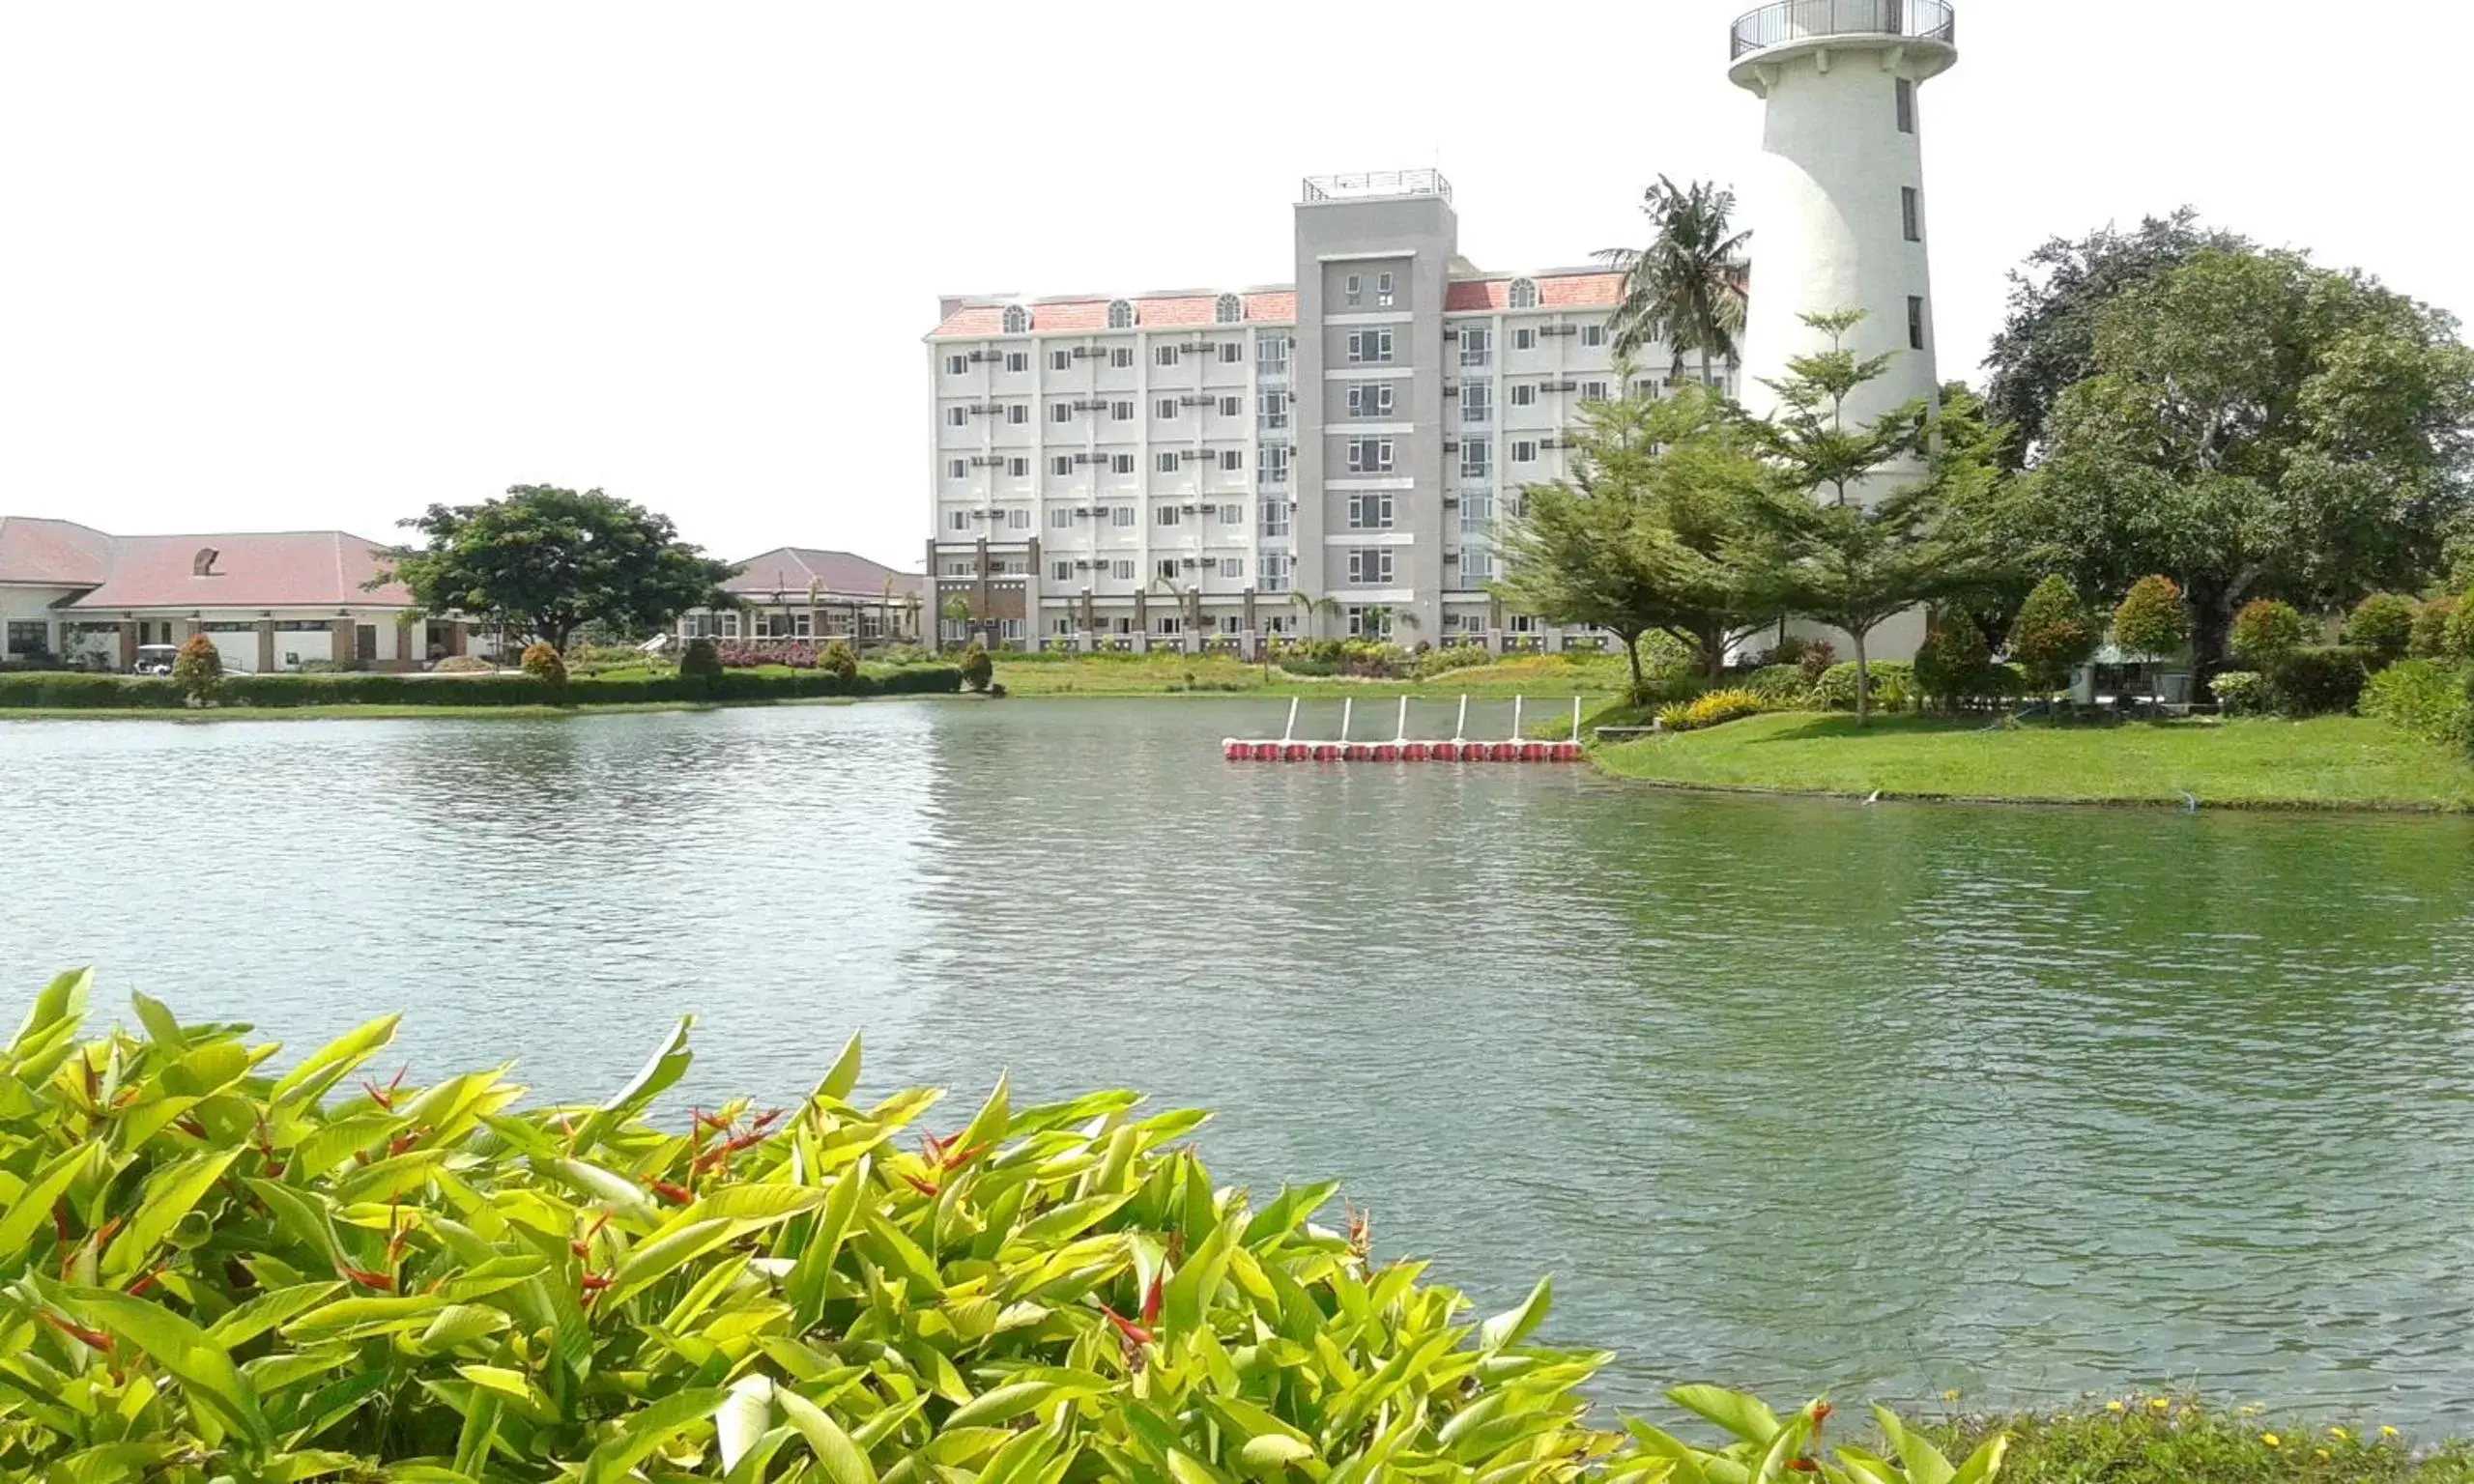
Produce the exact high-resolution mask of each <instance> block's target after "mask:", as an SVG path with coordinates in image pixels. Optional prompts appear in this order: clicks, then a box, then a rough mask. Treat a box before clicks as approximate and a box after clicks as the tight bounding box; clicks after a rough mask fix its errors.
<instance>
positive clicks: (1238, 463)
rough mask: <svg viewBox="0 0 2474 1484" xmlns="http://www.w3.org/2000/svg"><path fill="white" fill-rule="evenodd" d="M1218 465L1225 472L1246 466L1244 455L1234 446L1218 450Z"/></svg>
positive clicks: (1232, 471) (1231, 471)
mask: <svg viewBox="0 0 2474 1484" xmlns="http://www.w3.org/2000/svg"><path fill="white" fill-rule="evenodd" d="M1220 467H1221V469H1222V470H1223V471H1226V472H1230V473H1234V472H1236V471H1239V470H1242V469H1244V468H1245V467H1246V455H1245V454H1243V453H1241V452H1239V451H1238V450H1236V449H1234V448H1223V449H1221V450H1220Z"/></svg>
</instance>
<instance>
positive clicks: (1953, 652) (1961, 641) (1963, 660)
mask: <svg viewBox="0 0 2474 1484" xmlns="http://www.w3.org/2000/svg"><path fill="white" fill-rule="evenodd" d="M1992 664H1993V651H1992V649H1991V647H1990V646H1989V645H1987V644H1986V643H1985V642H1984V634H1983V633H1982V631H1980V630H1979V629H1977V628H1976V626H1975V620H1974V619H1973V618H1971V617H1970V616H1968V612H1967V610H1965V609H1963V608H1956V607H1953V608H1949V609H1945V610H1943V611H1942V612H1941V613H1939V614H1935V615H1934V617H1933V623H1932V626H1931V627H1930V628H1929V629H1927V630H1926V631H1925V635H1924V643H1923V646H1922V647H1920V648H1918V649H1917V650H1916V651H1915V688H1916V689H1917V690H1918V691H1920V692H1922V693H1923V694H1924V695H1925V696H1926V697H1928V698H1930V699H1933V700H1934V701H1937V702H1939V703H1940V704H1941V705H1942V707H1943V708H1944V709H1950V710H1955V709H1956V708H1957V706H1958V703H1959V702H1960V701H1961V700H1962V699H1966V698H1967V697H1969V696H1971V695H1973V694H1975V691H1976V689H1977V687H1978V686H1980V685H1981V684H1982V682H1983V678H1984V672H1985V671H1986V669H1987V668H1989V667H1990V666H1991V665H1992Z"/></svg>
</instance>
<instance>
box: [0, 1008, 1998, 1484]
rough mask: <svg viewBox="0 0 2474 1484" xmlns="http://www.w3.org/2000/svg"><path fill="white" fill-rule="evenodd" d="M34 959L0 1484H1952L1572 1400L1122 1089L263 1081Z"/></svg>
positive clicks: (18, 1071) (1848, 1452) (1311, 1204)
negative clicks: (1238, 1184)
mask: <svg viewBox="0 0 2474 1484" xmlns="http://www.w3.org/2000/svg"><path fill="white" fill-rule="evenodd" d="M89 985H90V981H89V978H88V976H87V975H85V974H83V973H74V974H69V975H64V976H62V977H61V978H60V979H58V980H55V981H54V982H53V983H52V984H51V985H49V986H48V987H47V988H45V989H44V990H43V992H42V994H41V995H39V996H38V997H37V999H36V1002H35V1004H34V1006H33V1008H32V1009H31V1011H30V1012H29V1013H27V1015H26V1017H25V1019H24V1022H23V1023H22V1024H21V1025H20V1026H19V1028H18V1030H17V1032H16V1034H15V1036H14V1039H13V1040H12V1041H11V1042H9V1043H8V1045H7V1046H6V1048H5V1050H0V1477H6V1478H9V1479H41V1480H43V1481H45V1484H120V1481H128V1484H140V1481H143V1484H294V1481H302V1480H313V1479H331V1480H379V1479H383V1480H392V1481H402V1484H501V1481H503V1484H514V1481H548V1480H560V1481H570V1484H617V1481H619V1480H643V1481H647V1484H651V1481H661V1480H688V1479H698V1480H722V1481H728V1484H765V1481H809V1480H814V1481H820V1484H932V1481H934V1484H944V1481H970V1484H1063V1481H1066V1480H1069V1479H1071V1480H1078V1481H1079V1480H1103V1479H1105V1480H1128V1481H1134V1480H1144V1481H1149V1480H1169V1481H1173V1484H1201V1481H1209V1480H1235V1479H1241V1478H1254V1479H1280V1478H1289V1477H1295V1478H1301V1479H1309V1480H1313V1481H1317V1484H1370V1481H1373V1480H1377V1479H1386V1478H1394V1477H1398V1478H1412V1477H1414V1478H1419V1479H1466V1480H1480V1481H1504V1484H1510V1481H1516V1480H1532V1479H1536V1480H1577V1479H1585V1478H1587V1479H1595V1478H1604V1479H1641V1480H1661V1479H1675V1480H1680V1481H1685V1484H1693V1481H1716V1484H1735V1481H1739V1480H1768V1479H1784V1478H1789V1477H1809V1476H1821V1477H1827V1478H1831V1479H1843V1480H1849V1481H1856V1484H1888V1481H1890V1480H1891V1479H1894V1478H1904V1479H1906V1480H1908V1481H1912V1484H1913V1481H1921V1484H1980V1481H1981V1480H1983V1479H1986V1478H1989V1477H1990V1476H1991V1474H1992V1472H1993V1470H1994V1468H1995V1466H1996V1465H1997V1464H1998V1462H1999V1447H1998V1445H1996V1446H1990V1448H1989V1451H1987V1452H1980V1453H1979V1454H1978V1455H1977V1457H1976V1458H1973V1459H1971V1460H1970V1461H1969V1463H1968V1464H1967V1465H1966V1466H1965V1467H1964V1468H1962V1469H1958V1470H1953V1469H1952V1468H1951V1467H1950V1466H1949V1465H1948V1464H1947V1462H1946V1461H1942V1460H1941V1456H1940V1455H1939V1454H1938V1453H1935V1452H1933V1451H1932V1450H1931V1448H1930V1445H1929V1444H1925V1443H1923V1442H1922V1441H1921V1440H1920V1439H1916V1438H1914V1437H1913V1435H1911V1434H1905V1433H1903V1432H1901V1431H1900V1430H1898V1428H1897V1425H1896V1422H1895V1419H1892V1418H1888V1417H1887V1416H1886V1414H1884V1429H1885V1431H1886V1435H1887V1436H1888V1437H1889V1438H1890V1439H1891V1440H1892V1441H1893V1445H1894V1447H1895V1448H1896V1450H1897V1451H1898V1452H1899V1454H1900V1456H1901V1458H1902V1460H1903V1462H1904V1465H1905V1472H1904V1474H1897V1473H1892V1472H1888V1471H1884V1470H1887V1467H1888V1466H1887V1465H1885V1464H1881V1463H1880V1462H1879V1461H1878V1460H1876V1459H1873V1458H1872V1456H1871V1455H1868V1454H1863V1453H1861V1452H1860V1450H1856V1449H1841V1450H1839V1451H1838V1453H1837V1454H1836V1455H1835V1456H1834V1459H1831V1460H1825V1459H1822V1458H1821V1457H1820V1456H1819V1441H1820V1432H1821V1427H1822V1422H1823V1419H1824V1418H1825V1417H1826V1416H1827V1409H1826V1408H1825V1407H1822V1406H1821V1405H1820V1404H1816V1405H1815V1406H1814V1407H1810V1408H1807V1409H1805V1411H1804V1412H1802V1413H1797V1414H1795V1416H1794V1417H1792V1418H1790V1419H1787V1420H1785V1421H1783V1422H1782V1421H1781V1420H1779V1419H1778V1418H1777V1417H1776V1416H1775V1415H1774V1414H1773V1413H1769V1411H1768V1409H1766V1408H1764V1407H1762V1405H1761V1404H1760V1403H1759V1402H1757V1401H1753V1400H1752V1399H1750V1398H1747V1397H1737V1396H1735V1395H1734V1394H1733V1393H1726V1392H1720V1391H1717V1390H1716V1389H1715V1388H1707V1387H1687V1388H1683V1390H1680V1391H1678V1392H1676V1393H1675V1400H1676V1401H1678V1402H1679V1404H1681V1405H1683V1406H1685V1407H1686V1408H1688V1409H1690V1410H1693V1411H1696V1412H1698V1413H1701V1414H1702V1415H1704V1416H1707V1417H1709V1418H1710V1419H1711V1420H1712V1421H1715V1422H1717V1423H1718V1424H1719V1425H1721V1426H1722V1427H1725V1428H1727V1429H1728V1430H1729V1431H1730V1432H1731V1433H1732V1434H1734V1435H1735V1438H1734V1441H1730V1442H1727V1443H1726V1444H1724V1445H1723V1446H1720V1447H1717V1448H1714V1449H1705V1448H1701V1447H1697V1446H1695V1445H1692V1444H1688V1443H1684V1442H1682V1441H1677V1440H1675V1439H1674V1438H1672V1437H1671V1436H1669V1435H1667V1434H1665V1433H1662V1432H1659V1431H1658V1430H1656V1429H1654V1428H1651V1427H1649V1426H1647V1425H1646V1424H1632V1425H1631V1427H1630V1430H1629V1431H1618V1430H1614V1429H1601V1428H1597V1427H1594V1426H1592V1425H1591V1424H1590V1422H1589V1420H1588V1413H1589V1411H1590V1404H1589V1403H1588V1401H1587V1400H1586V1399H1585V1397H1584V1396H1583V1394H1582V1392H1581V1389H1580V1388H1581V1387H1582V1386H1583V1384H1585V1383H1587V1382H1588V1381H1589V1380H1590V1379H1591V1378H1592V1377H1593V1376H1594V1375H1595V1374H1596V1373H1597V1370H1598V1369H1599V1367H1600V1366H1601V1365H1603V1364H1604V1363H1605V1361H1606V1360H1607V1358H1608V1357H1607V1356H1604V1355H1603V1354H1600V1353H1597V1352H1595V1351H1586V1350H1569V1349H1563V1348H1558V1347H1552V1346H1546V1345H1541V1344H1539V1343H1536V1342H1535V1340H1534V1338H1533V1337H1534V1335H1535V1332H1536V1330H1537V1328H1538V1327H1539V1324H1540V1323H1541V1322H1542V1321H1543V1320H1544V1318H1545V1316H1546V1312H1547V1308H1548V1302H1549V1290H1548V1286H1547V1284H1545V1283H1544V1282H1540V1283H1539V1285H1538V1287H1537V1288H1536V1289H1535V1290H1534V1291H1533V1292H1532V1293H1531V1294H1530V1296H1529V1297H1528V1299H1525V1300H1524V1301H1523V1302H1522V1303H1520V1304H1519V1305H1517V1306H1516V1307H1514V1308H1512V1309H1511V1310H1510V1311H1508V1312H1505V1313H1502V1314H1499V1315H1496V1316H1494V1317H1493V1318H1491V1319H1487V1320H1485V1321H1483V1322H1482V1323H1478V1324H1471V1323H1467V1322H1465V1321H1464V1320H1463V1319H1462V1317H1461V1316H1462V1314H1463V1311H1464V1310H1465V1308H1466V1303H1465V1300H1463V1299H1462V1298H1461V1296H1460V1295H1458V1294H1456V1293H1454V1292H1453V1290H1451V1289H1449V1288H1445V1287H1442V1286H1440V1285H1435V1284H1428V1283H1424V1282H1422V1281H1421V1280H1422V1278H1423V1276H1424V1270H1423V1265H1422V1264H1418V1263H1393V1264H1389V1265H1380V1266H1378V1265H1376V1264H1375V1263H1374V1262H1373V1261H1372V1260H1371V1259H1370V1257H1369V1256H1368V1253H1367V1250H1366V1235H1365V1230H1364V1227H1363V1224H1362V1223H1359V1222H1356V1221H1352V1222H1350V1223H1348V1226H1349V1229H1348V1230H1346V1231H1340V1232H1336V1231H1332V1230H1328V1229H1326V1228H1325V1227H1323V1226H1321V1225H1318V1224H1316V1223H1315V1222H1314V1220H1313V1219H1312V1218H1313V1217H1314V1216H1315V1214H1316V1213H1318V1212H1319V1211H1320V1210H1321V1209H1322V1208H1323V1207H1324V1206H1325V1205H1326V1204H1327V1203H1329V1202H1330V1201H1331V1199H1332V1198H1333V1196H1334V1195H1335V1193H1336V1191H1335V1187H1334V1186H1332V1185H1329V1184H1317V1185H1309V1186H1303V1187H1284V1188H1282V1189H1281V1190H1280V1192H1279V1193H1278V1194H1277V1195H1275V1196H1274V1197H1272V1198H1271V1199H1269V1200H1267V1201H1264V1202H1261V1203H1259V1204H1258V1203H1255V1202H1253V1201H1252V1200H1251V1199H1250V1198H1249V1197H1248V1195H1247V1194H1246V1192H1244V1191H1242V1190H1238V1189H1231V1188H1225V1187H1215V1186H1214V1185H1213V1184H1211V1181H1210V1179H1209V1177H1208V1176H1207V1174H1206V1173H1205V1171H1204V1169H1203V1166H1202V1163H1201V1161H1200V1159H1199V1157H1198V1156H1196V1154H1195V1152H1194V1148H1193V1147H1192V1145H1191V1143H1190V1142H1188V1141H1187V1136H1188V1135H1189V1134H1191V1133H1192V1132H1193V1131H1194V1129H1195V1128H1196V1127H1198V1126H1199V1125H1200V1124H1201V1123H1202V1121H1203V1115H1202V1114H1200V1113H1197V1112H1191V1111H1169V1112H1161V1113H1152V1114H1145V1113H1144V1112H1143V1111H1142V1109H1141V1107H1140V1099H1138V1098H1137V1097H1136V1095H1135V1094H1132V1093H1127V1092H1101V1093H1094V1094H1090V1095H1088V1096H1085V1097H1081V1098H1077V1099H1070V1100H1067V1101H1062V1102H1052V1103H1046V1104H1042V1105H1039V1106H1035V1107H1025V1108H1016V1107H1014V1106H1013V1104H1012V1099H1011V1098H1010V1096H1009V1090H1008V1087H1007V1084H1006V1082H1005V1080H1004V1079H1003V1078H999V1080H998V1082H997V1084H996V1088H995V1090H994V1092H993V1093H992V1094H991V1095H990V1096H989V1098H988V1099H986V1101H984V1102H983V1103H981V1104H980V1106H979V1107H978V1108H977V1110H976V1111H975V1112H973V1113H972V1114H971V1116H970V1117H969V1118H968V1120H967V1121H965V1122H964V1124H963V1125H962V1127H959V1128H958V1129H954V1130H953V1131H952V1132H950V1133H947V1134H944V1135H942V1136H938V1135H936V1134H934V1133H930V1132H927V1131H925V1130H924V1129H922V1128H920V1127H917V1126H918V1125H919V1124H920V1122H921V1120H923V1119H924V1118H925V1117H926V1116H927V1115H928V1114H929V1113H930V1112H931V1110H932V1109H933V1108H934V1107H935V1105H936V1103H937V1100H938V1094H936V1093H935V1092H934V1091H929V1090H909V1091H905V1092H899V1093H895V1094H893V1095H892V1096H890V1097H887V1098H884V1099H879V1100H877V1101H874V1102H862V1101H859V1100H856V1094H857V1086H858V1081H859V1070H860V1053H859V1044H858V1042H857V1040H856V1039H855V1038H854V1039H853V1040H852V1042H850V1044H849V1046H848V1047H847V1048H846V1049H845V1050H844V1051H843V1052H842V1054H841V1056H840V1058H839V1059H838V1060H836V1061H835V1063H834V1064H833V1066H832V1068H831V1069H830V1070H828V1071H827V1072H826V1073H825V1075H824V1077H823V1079H822V1080H821V1081H820V1083H819V1084H818V1085H817V1087H816V1089H815V1091H814V1092H813V1093H812V1094H811V1095H810V1096H809V1097H807V1098H806V1099H803V1100H801V1101H800V1102H799V1103H798V1104H797V1105H796V1106H794V1107H787V1108H780V1109H774V1108H758V1107H756V1106H754V1105H752V1104H750V1103H748V1102H745V1101H734V1102H729V1103H725V1104H722V1105H721V1106H719V1107H716V1108H713V1109H711V1110H709V1111H707V1110H703V1109H699V1110H696V1111H694V1112H692V1113H691V1114H690V1115H689V1116H688V1118H687V1119H686V1120H685V1121H684V1124H683V1127H662V1126H661V1125H659V1124H657V1123H656V1122H654V1121H653V1120H652V1119H651V1118H649V1117H648V1112H647V1110H648V1109H649V1108H650V1107H651V1106H652V1104H653V1102H654V1100H655V1099H657V1098H660V1097H661V1096H662V1095H663V1094H665V1093H666V1092H668V1091H669V1090H670V1089H671V1088H672V1087H674V1086H675V1085H676V1083H677V1082H678V1080H679V1078H680V1077H681V1076H682V1075H683V1074H684V1073H685V1072H686V1070H687V1068H688V1064H689V1053H688V1048H687V1034H688V1027H689V1022H688V1021H685V1020H682V1021H681V1022H680V1023H679V1024H678V1026H677V1027H676V1029H675V1030H674V1031H672V1032H671V1034H670V1035H669V1036H667V1037H666V1038H665V1039H664V1041H663V1042H662V1043H661V1045H660V1046H658V1047H657V1048H656V1050H655V1052H654V1054H653V1056H652V1057H651V1059H650V1060H649V1061H648V1062H647V1063H646V1065H645V1066H644V1068H643V1069H642V1070H639V1071H638V1072H637V1073H636V1074H635V1075H634V1076H633V1077H632V1078H630V1079H628V1081H627V1082H626V1083H625V1084H624V1085H623V1086H621V1087H620V1088H619V1091H618V1092H617V1093H615V1094H613V1095H612V1096H611V1097H610V1098H608V1099H606V1100H604V1101H602V1102H600V1103H598V1104H596V1105H591V1106H566V1105H559V1104H545V1105H540V1106H521V1105H520V1104H521V1103H522V1100H523V1097H524V1090H523V1089H522V1088H521V1087H519V1086H518V1085H516V1084H515V1083H513V1082H511V1081H509V1080H508V1078H507V1069H506V1068H503V1067H502V1068H497V1069H491V1070H481V1071H474V1072H468V1073H464V1074H461V1075H456V1076H450V1077H446V1078H444V1079H441V1080H437V1081H432V1082H428V1083H426V1084H416V1083H414V1082H412V1081H410V1080H409V1079H408V1077H407V1074H406V1073H405V1072H404V1071H402V1070H397V1071H394V1072H391V1073H386V1072H378V1071H365V1070H364V1069H365V1068H367V1067H369V1065H370V1064H371V1063H372V1062H373V1061H374V1060H376V1059H378V1058H379V1057H380V1054H381V1053H382V1052H384V1051H385V1050H386V1049H387V1047H388V1043H389V1042H390V1041H391V1039H392V1037H393V1034H394V1029H395V1019H394V1017H392V1016H388V1017H386V1018H383V1019H380V1020H375V1021H372V1022H370V1023H369V1024H367V1025H364V1026H362V1027H360V1029H358V1030H355V1031H353V1032H351V1033H349V1034H347V1035H345V1036H343V1037H341V1038H339V1039H338V1040H336V1041H335V1042H331V1044H329V1045H327V1046H324V1047H322V1048H321V1049H319V1050H318V1051H316V1052H314V1053H312V1054H311V1055H309V1056H308V1057H307V1058H305V1059H303V1060H302V1061H300V1062H299V1063H298V1064H296V1065H294V1066H292V1067H291V1068H290V1069H289V1070H283V1071H281V1072H279V1073H278V1072H276V1071H274V1070H273V1060H274V1058H275V1056H276V1053H277V1048H276V1047H275V1046H273V1045H272V1044H268V1043H265V1042H254V1041H252V1040H251V1038H250V1033H249V1030H248V1028H247V1027H245V1026H241V1025H232V1024H185V1023H183V1022H181V1021H180V1020H178V1019H177V1018H176V1017H175V1016H174V1015H173V1014H172V1013H170V1012H169V1011H168V1010H167V1009H165V1008H164V1007H163V1006H162V1005H160V1004H158V1002H156V1001H154V1000H152V999H149V998H147V997H146V996H144V995H138V996H135V997H134V1002H133V1008H134V1013H135V1015H136V1018H137V1021H138V1025H139V1029H138V1030H137V1031H129V1030H114V1031H112V1032H111V1033H109V1034H108V1035H105V1036H103V1037H101V1038H100V1039H95V1040H84V1039H81V1037H82V1035H83V1030H82V1026H83V1018H84V1011H85V1004H86V999H87V995H88V991H89Z"/></svg>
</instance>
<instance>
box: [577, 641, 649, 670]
mask: <svg viewBox="0 0 2474 1484" xmlns="http://www.w3.org/2000/svg"><path fill="white" fill-rule="evenodd" d="M565 659H566V662H567V668H568V669H569V670H571V671H573V670H581V669H586V668H593V669H605V670H606V669H625V668H629V667H633V666H638V665H642V664H643V663H645V651H643V650H642V649H639V648H637V647H636V646H635V645H633V644H589V643H573V644H569V645H567V652H566V655H565Z"/></svg>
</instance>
